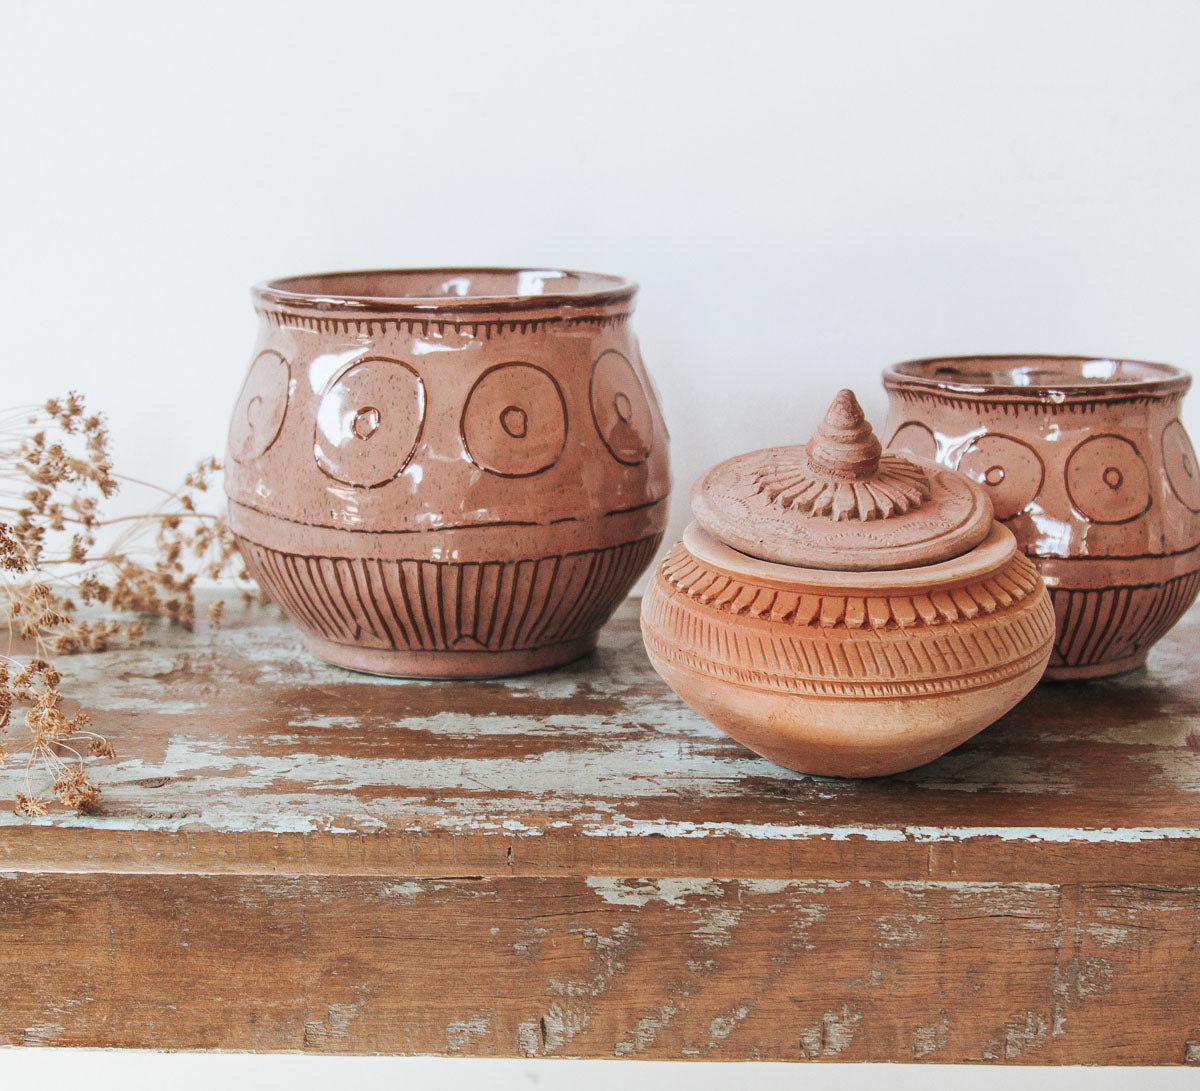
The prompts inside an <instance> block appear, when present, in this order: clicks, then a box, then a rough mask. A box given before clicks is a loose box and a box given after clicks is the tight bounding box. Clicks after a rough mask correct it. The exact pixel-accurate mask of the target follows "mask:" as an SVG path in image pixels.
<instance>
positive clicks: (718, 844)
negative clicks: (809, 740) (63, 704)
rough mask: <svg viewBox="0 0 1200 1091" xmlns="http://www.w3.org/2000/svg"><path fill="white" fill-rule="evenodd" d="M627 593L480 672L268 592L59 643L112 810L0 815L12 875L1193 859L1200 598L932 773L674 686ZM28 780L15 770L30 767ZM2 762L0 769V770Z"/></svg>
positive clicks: (939, 869)
mask: <svg viewBox="0 0 1200 1091" xmlns="http://www.w3.org/2000/svg"><path fill="white" fill-rule="evenodd" d="M635 610H636V605H635V604H630V605H628V606H627V607H626V608H624V610H623V611H622V613H621V615H620V617H619V618H618V619H617V620H616V621H615V622H614V623H613V624H611V625H610V626H609V627H608V629H607V630H606V631H605V633H604V636H603V638H602V642H601V648H600V650H599V652H598V653H597V654H596V655H594V656H592V657H589V658H588V659H586V660H584V661H582V662H581V663H579V664H576V665H573V666H571V667H567V668H565V669H563V670H560V671H554V672H549V673H545V674H541V675H534V676H530V677H527V678H521V679H509V680H503V681H496V682H486V683H438V682H397V681H387V680H380V679H372V678H367V677H365V676H361V675H354V674H351V673H349V672H346V671H342V670H339V669H338V668H334V667H329V666H327V665H325V664H323V663H321V662H320V661H318V660H316V659H314V658H313V657H312V656H310V655H308V654H307V653H305V652H304V651H303V650H301V649H300V647H299V642H298V640H297V638H296V635H295V633H294V632H293V631H292V630H291V629H290V628H289V627H288V626H287V625H286V624H285V623H283V622H282V621H281V620H280V619H279V618H278V616H277V615H276V614H275V612H274V611H273V610H270V609H251V610H248V611H232V614H233V617H232V620H231V621H230V623H229V624H228V625H227V626H226V627H225V628H223V629H222V630H221V631H219V632H218V633H216V634H213V633H211V632H208V631H202V632H200V633H197V634H195V635H190V634H186V633H182V632H180V631H178V630H170V629H164V630H162V631H160V632H158V633H156V634H154V643H152V644H148V645H146V646H142V647H134V648H130V649H125V650H120V651H116V652H112V653H105V654H102V655H94V656H80V657H75V658H72V659H69V660H67V661H65V666H66V670H67V675H68V677H67V679H66V681H65V682H64V688H65V690H66V692H68V693H69V694H71V695H73V696H75V697H76V698H77V699H78V700H79V702H80V704H81V705H83V706H84V707H85V708H88V709H89V710H91V711H92V712H93V714H94V716H95V719H96V722H97V724H98V727H99V729H100V730H102V731H104V732H105V733H106V734H108V735H109V736H110V737H111V739H112V740H113V742H114V744H115V745H116V747H117V750H118V755H119V760H118V761H117V762H115V763H112V764H108V765H105V766H98V767H97V769H98V772H99V774H100V776H101V778H102V782H103V786H104V791H105V799H104V810H103V812H102V813H101V814H99V815H97V816H94V817H91V818H86V819H77V818H75V817H74V816H55V817H50V818H46V819H42V820H39V821H37V822H34V823H30V822H29V821H28V820H25V819H22V818H19V817H17V816H15V815H10V814H7V813H4V814H0V830H2V831H3V832H2V834H0V867H3V868H5V869H8V870H34V871H39V872H44V871H48V870H54V869H61V870H66V871H89V870H99V871H134V872H140V871H164V872H170V871H184V872H187V871H208V872H233V873H244V874H347V875H354V874H368V875H369V874H380V875H387V874H414V875H444V874H483V875H510V874H517V873H520V874H569V875H586V874H609V875H621V874H625V875H714V874H733V875H743V876H745V877H761V878H769V877H798V878H805V877H810V878H816V877H826V878H829V877H836V878H849V879H853V878H868V879H869V878H880V877H884V878H886V877H890V878H897V879H910V878H927V879H946V880H969V881H1010V880H1030V881H1039V882H1055V881H1066V880H1078V881H1084V880H1089V879H1090V880H1105V881H1113V882H1124V881H1137V880H1138V879H1139V878H1141V879H1145V880H1146V881H1157V882H1176V883H1180V882H1188V881H1190V879H1191V877H1193V876H1194V875H1195V874H1197V866H1198V864H1200V754H1198V751H1200V686H1198V685H1197V683H1196V681H1195V671H1194V661H1195V658H1196V655H1197V653H1198V652H1200V610H1193V611H1192V613H1191V614H1190V615H1189V617H1188V618H1187V619H1185V621H1184V622H1183V623H1182V624H1181V625H1180V626H1179V627H1178V628H1177V629H1176V630H1175V631H1174V632H1173V633H1171V634H1170V635H1169V636H1168V637H1167V638H1166V639H1165V640H1164V641H1163V642H1162V643H1161V644H1160V645H1159V646H1158V647H1157V648H1156V649H1155V650H1154V652H1152V654H1151V659H1150V668H1149V669H1148V670H1144V671H1138V672H1134V673H1133V674H1130V675H1127V676H1124V677H1121V678H1117V679H1112V680H1107V681H1101V682H1092V683H1087V684H1078V685H1068V684H1057V685H1052V684H1045V685H1042V686H1040V687H1038V689H1037V690H1036V691H1035V692H1034V693H1033V694H1032V695H1031V696H1030V697H1029V698H1028V699H1027V700H1026V701H1024V702H1023V703H1022V704H1021V705H1019V706H1018V707H1017V708H1016V709H1015V710H1014V711H1013V712H1012V713H1010V714H1009V715H1008V716H1006V717H1005V718H1004V719H1003V720H1002V721H1001V722H1000V723H999V724H997V725H996V726H994V727H992V728H990V729H989V730H987V731H986V732H984V733H983V734H982V735H980V736H978V737H977V738H976V739H974V740H972V741H970V742H969V743H967V744H966V745H964V746H962V747H960V748H959V749H958V750H956V751H954V752H953V753H951V754H949V755H947V756H946V757H944V758H942V759H940V760H939V761H936V762H933V763H931V764H930V765H927V766H925V767H923V768H922V769H919V770H915V771H913V772H911V773H908V774H904V775H902V776H898V777H889V778H884V779H881V780H875V781H844V782H839V781H830V780H822V779H820V778H812V777H805V776H801V775H798V774H794V773H790V772H788V771H787V770H783V769H780V768H779V767H777V766H774V765H772V764H770V763H769V762H766V761H764V760H762V759H760V758H758V757H756V756H755V755H753V754H751V753H749V752H748V751H746V750H744V749H743V748H742V747H740V746H739V745H738V744H737V743H735V742H733V741H732V740H730V739H728V738H726V737H725V736H724V735H722V734H721V733H720V732H718V731H717V730H716V729H715V728H713V727H712V726H710V725H709V724H707V723H705V722H704V721H703V720H701V719H700V718H699V717H698V716H696V715H695V714H694V713H692V712H691V711H690V710H688V709H687V708H685V707H684V706H683V705H681V704H680V703H679V702H678V701H677V700H676V699H675V697H674V696H673V695H672V694H671V693H670V691H669V690H667V689H666V687H665V686H664V685H663V684H662V683H661V682H660V681H659V679H658V678H657V676H655V675H654V674H653V672H652V671H651V670H650V668H649V665H648V664H647V662H646V659H645V656H644V653H643V652H642V649H641V644H640V640H639V638H638V632H637V626H636V620H635ZM10 775H12V777H13V781H12V783H13V784H14V785H15V783H16V780H15V774H10ZM3 781H4V776H3V775H0V786H2V785H3Z"/></svg>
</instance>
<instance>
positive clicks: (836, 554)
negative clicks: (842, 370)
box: [692, 390, 992, 572]
mask: <svg viewBox="0 0 1200 1091" xmlns="http://www.w3.org/2000/svg"><path fill="white" fill-rule="evenodd" d="M692 511H693V513H694V514H695V516H696V521H697V522H698V523H699V524H700V525H701V526H702V527H703V528H704V529H705V530H706V531H708V533H709V534H711V535H712V536H713V537H714V538H716V539H717V540H718V541H721V542H724V543H725V545H727V546H730V547H731V548H733V549H736V550H738V551H739V552H741V553H746V554H749V555H750V556H751V557H757V558H758V559H760V560H764V561H775V562H776V563H779V564H790V565H799V566H802V567H804V568H823V569H832V570H837V571H843V572H863V571H870V570H873V569H895V568H915V567H917V566H920V565H927V564H935V563H937V562H938V561H946V560H950V559H951V558H952V557H959V556H961V555H962V554H964V553H966V552H968V551H969V550H971V549H974V548H975V546H977V545H978V544H979V543H980V542H982V541H983V540H984V538H986V537H987V535H988V532H989V531H990V530H991V527H992V503H991V501H990V500H989V499H988V497H987V495H986V493H985V492H984V491H983V489H982V488H981V487H980V486H979V485H977V484H976V483H975V482H974V481H971V480H969V479H968V478H966V477H964V476H962V475H961V474H958V473H955V472H954V471H953V470H950V469H947V468H946V467H944V466H939V465H937V464H936V463H933V462H928V461H926V460H925V459H918V458H909V457H907V456H904V455H899V454H891V453H888V454H884V453H883V447H882V445H881V444H880V442H879V440H878V439H877V438H876V436H875V433H874V432H873V431H872V429H871V425H870V424H869V423H868V422H867V420H866V418H865V417H864V416H863V411H862V408H861V407H860V406H859V404H858V399H856V398H855V397H854V394H853V392H851V391H849V390H843V391H841V392H840V393H839V394H838V396H837V397H836V398H834V400H833V405H831V406H830V407H829V412H827V413H826V414H825V419H824V420H823V421H822V422H821V426H820V428H818V429H817V431H816V434H815V435H814V436H813V437H812V439H810V440H809V441H808V443H807V444H806V445H805V446H803V447H800V446H793V447H768V448H766V449H765V450H762V451H751V452H749V453H748V454H744V455H738V456H737V457H735V458H731V459H729V460H727V461H725V462H722V463H720V464H719V465H717V466H714V467H713V468H712V469H711V470H709V471H708V473H706V474H705V475H704V476H703V477H701V478H700V480H699V481H697V482H696V484H695V487H694V488H693V489H692Z"/></svg>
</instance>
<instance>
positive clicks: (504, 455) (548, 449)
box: [462, 363, 567, 477]
mask: <svg viewBox="0 0 1200 1091" xmlns="http://www.w3.org/2000/svg"><path fill="white" fill-rule="evenodd" d="M462 438H463V443H464V444H465V445H466V448H467V454H468V455H470V456H471V461H472V462H474V463H475V465H476V466H479V467H481V468H482V469H485V470H487V471H488V472H489V473H494V474H499V475H500V476H501V477H529V476H531V475H533V474H539V473H542V472H543V471H545V470H548V469H550V467H551V466H553V465H554V464H555V463H556V462H557V461H558V459H559V456H560V455H561V454H562V452H563V447H564V446H565V445H566V442H567V403H566V401H565V400H564V399H563V395H562V390H560V389H559V386H558V383H557V382H556V381H555V380H554V377H553V376H552V375H550V373H549V372H547V371H544V370H542V368H540V367H537V366H535V365H534V364H522V363H514V364H497V365H496V366H495V367H490V368H488V370H487V371H485V372H484V373H483V374H482V375H481V376H480V377H479V378H478V379H476V380H475V385H474V386H473V387H471V392H470V393H469V394H468V395H467V404H466V405H465V406H464V408H463V414H462Z"/></svg>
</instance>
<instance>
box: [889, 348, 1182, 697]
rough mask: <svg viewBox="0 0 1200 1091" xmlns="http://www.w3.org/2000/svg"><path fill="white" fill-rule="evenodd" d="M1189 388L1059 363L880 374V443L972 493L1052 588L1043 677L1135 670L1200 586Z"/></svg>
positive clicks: (1081, 361) (1080, 362)
mask: <svg viewBox="0 0 1200 1091" xmlns="http://www.w3.org/2000/svg"><path fill="white" fill-rule="evenodd" d="M1190 383H1191V379H1190V376H1188V375H1187V373H1186V372H1183V371H1181V370H1180V369H1178V368H1173V367H1169V366H1167V365H1163V364H1151V363H1143V362H1140V361H1128V360H1105V359H1094V358H1087V357H1056V356H982V357H961V358H947V359H930V360H917V361H911V362H908V363H904V364H897V365H895V366H893V367H891V368H889V369H887V371H885V372H884V385H885V387H886V388H887V390H888V397H889V412H888V419H887V424H886V427H885V434H886V435H887V437H888V447H889V448H890V449H893V450H898V451H905V452H908V453H910V454H914V455H918V456H920V457H923V458H929V459H934V460H936V461H938V462H940V463H942V464H943V465H946V466H950V467H952V468H954V469H957V470H958V471H959V472H961V473H963V474H965V475H966V476H968V477H970V478H972V479H973V480H975V481H977V482H979V483H980V484H981V485H982V486H983V487H984V488H985V489H986V490H987V492H988V494H989V495H990V496H991V498H992V504H993V507H994V508H995V512H996V518H997V519H999V520H1000V521H1002V522H1003V523H1004V524H1005V525H1006V526H1008V527H1009V528H1010V529H1011V530H1012V531H1013V533H1014V534H1015V535H1016V536H1017V540H1018V542H1019V543H1020V545H1021V548H1022V550H1023V551H1024V552H1025V554H1026V555H1027V556H1029V557H1030V558H1032V559H1034V560H1035V562H1036V563H1037V564H1038V567H1039V569H1040V570H1041V573H1042V575H1043V577H1044V578H1045V580H1046V583H1047V585H1048V587H1049V588H1050V593H1051V596H1052V598H1053V600H1054V606H1055V614H1056V618H1057V640H1056V646H1055V651H1054V655H1053V657H1052V659H1051V661H1050V669H1049V670H1048V672H1047V674H1048V676H1049V677H1058V678H1084V677H1095V676H1100V675H1105V674H1111V673H1116V672H1118V671H1121V670H1129V669H1132V668H1135V667H1138V666H1140V665H1141V664H1142V663H1143V662H1144V661H1145V658H1146V653H1147V652H1148V650H1149V649H1150V647H1151V646H1152V645H1153V643H1154V642H1155V641H1156V640H1158V639H1159V638H1160V637H1161V636H1162V635H1163V634H1164V633H1165V632H1167V631H1168V630H1169V629H1170V627H1171V626H1172V625H1173V624H1174V623H1175V621H1176V620H1178V618H1179V617H1180V616H1182V614H1183V613H1184V611H1185V610H1186V609H1187V607H1188V606H1189V605H1190V604H1191V602H1192V600H1193V599H1194V598H1195V596H1196V593H1197V590H1198V589H1200V469H1198V467H1197V462H1196V455H1195V451H1194V450H1193V448H1192V445H1191V442H1190V440H1189V439H1188V436H1187V433H1186V431H1185V430H1184V427H1183V424H1182V423H1181V421H1180V419H1179V408H1180V402H1181V401H1182V399H1183V396H1184V394H1185V393H1186V391H1187V389H1188V387H1189V385H1190Z"/></svg>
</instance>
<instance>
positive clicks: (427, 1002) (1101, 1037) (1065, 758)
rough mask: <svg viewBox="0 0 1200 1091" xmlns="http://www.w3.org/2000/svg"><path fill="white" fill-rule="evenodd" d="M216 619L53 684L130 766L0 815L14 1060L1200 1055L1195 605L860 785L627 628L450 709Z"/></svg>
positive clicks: (1, 915) (426, 691)
mask: <svg viewBox="0 0 1200 1091" xmlns="http://www.w3.org/2000/svg"><path fill="white" fill-rule="evenodd" d="M231 614H232V617H231V619H230V621H229V623H228V625H227V627H226V628H224V629H223V630H221V631H220V632H219V633H217V634H215V635H213V634H209V633H199V634H196V635H194V636H191V635H187V634H183V633H180V632H177V631H171V630H164V631H163V632H162V633H161V634H160V635H161V643H160V645H158V646H149V647H143V648H134V649H129V650H125V651H118V652H114V653H108V654H105V655H99V656H87V657H79V658H77V659H72V660H69V661H68V662H67V666H68V678H67V679H66V681H65V682H64V686H65V687H67V688H68V691H69V692H70V693H71V695H72V696H73V697H75V698H76V699H78V700H79V701H80V703H81V704H82V705H84V706H85V707H89V708H92V709H93V710H95V712H96V720H97V723H98V724H99V726H100V729H101V730H103V731H104V732H105V733H106V734H108V735H109V736H110V737H111V738H112V740H113V742H114V744H115V745H116V747H117V749H118V752H119V755H120V760H119V761H118V762H116V763H114V764H111V765H108V766H104V767H99V768H102V770H103V775H102V779H103V783H104V786H105V792H106V794H105V808H104V811H103V812H102V813H101V814H99V815H96V816H94V817H92V818H88V819H84V820H79V819H75V818H74V817H69V816H68V817H64V816H56V817H51V818H48V819H45V820H42V821H40V822H37V823H28V822H26V821H25V820H20V819H17V818H16V817H15V816H11V815H4V816H2V817H0V827H2V828H0V867H2V868H3V870H0V974H2V975H3V982H4V992H5V997H6V1002H5V1004H4V1005H2V1006H0V1042H3V1043H13V1044H21V1043H26V1044H39V1045H45V1044H59V1045H76V1046H81V1045H87V1046H100V1047H120V1046H134V1047H144V1048H165V1049H253V1050H307V1051H311V1052H366V1053H371V1052H393V1053H423V1052H438V1053H450V1054H455V1055H461V1056H496V1055H516V1056H526V1057H535V1056H603V1057H613V1056H616V1057H655V1058H661V1057H695V1058H709V1059H718V1058H746V1057H759V1058H763V1059H791V1060H806V1059H807V1060H843V1061H848V1060H893V1061H896V1060H924V1061H994V1062H1012V1063H1051V1062H1055V1063H1060V1062H1061V1063H1083V1062H1087V1063H1098V1062H1110V1063H1135V1062H1136V1063H1187V1064H1200V1014H1198V1013H1197V1010H1196V1008H1195V996H1196V995H1198V994H1200V765H1198V763H1200V752H1198V751H1197V749H1196V747H1195V746H1194V744H1193V742H1189V740H1190V739H1194V738H1195V737H1197V732H1198V731H1200V687H1197V686H1196V684H1195V681H1194V667H1193V664H1194V660H1195V658H1196V655H1197V653H1200V611H1193V612H1192V614H1191V615H1190V616H1189V618H1188V619H1186V621H1185V622H1184V623H1183V624H1182V625H1181V626H1180V627H1179V628H1178V629H1177V630H1176V631H1175V632H1173V633H1172V634H1171V635H1170V636H1168V637H1167V638H1166V639H1165V640H1164V641H1162V642H1161V643H1160V644H1159V645H1158V646H1157V647H1156V649H1155V651H1154V652H1153V653H1152V656H1151V668H1150V670H1149V671H1143V672H1138V673H1136V674H1134V675H1130V676H1127V677H1124V678H1120V679H1115V680H1107V681H1104V682H1099V683H1092V684H1090V685H1087V686H1082V685H1078V686H1075V685H1059V686H1044V687H1041V688H1039V689H1038V690H1037V691H1036V692H1035V693H1034V694H1033V696H1032V697H1031V698H1030V699H1029V700H1027V701H1026V702H1024V703H1023V704H1022V705H1021V706H1019V707H1018V708H1017V709H1016V710H1014V712H1013V713H1011V714H1010V715H1009V716H1007V717H1005V719H1004V720H1003V721H1002V722H1001V723H1000V724H999V725H997V726H996V727H995V728H992V729H990V730H989V731H987V732H984V733H983V734H982V735H980V736H979V737H978V738H977V739H975V740H972V741H971V742H970V743H968V744H967V745H966V746H964V747H962V748H960V749H959V750H958V751H956V752H954V753H953V754H951V755H947V757H945V758H943V759H941V760H940V761H938V762H935V763H933V764H932V765H930V766H927V767H925V768H924V769H921V770H915V771H914V772H912V773H909V774H905V775H903V776H900V777H893V778H886V779H883V780H878V781H870V782H846V783H843V782H834V781H828V780H821V779H819V778H812V777H805V776H800V775H798V774H794V773H790V772H788V771H786V770H782V769H779V768H776V767H774V766H772V765H770V764H769V763H767V762H764V761H762V760H761V759H758V758H756V757H755V756H753V755H752V754H749V753H748V752H747V751H745V750H743V749H741V748H740V747H739V746H737V744H735V743H733V742H732V741H731V740H729V739H727V738H725V737H724V736H723V735H721V734H720V733H719V732H717V731H715V730H714V729H713V728H711V727H710V726H709V725H708V724H706V723H704V722H703V721H702V720H700V719H699V718H698V717H696V716H695V715H694V714H693V713H691V712H690V711H689V710H687V709H686V708H684V707H683V706H681V705H680V704H679V703H678V702H677V701H676V700H675V699H674V697H673V696H672V695H671V694H670V693H669V691H667V690H666V689H665V687H663V686H662V684H661V683H660V682H659V681H658V680H657V678H656V677H655V676H654V675H653V674H652V672H651V671H650V669H649V667H648V665H647V664H646V662H645V659H644V656H643V655H642V653H641V649H640V644H639V641H638V637H637V631H636V625H635V621H634V613H633V609H632V608H626V609H625V610H624V611H623V613H622V614H621V616H620V617H619V618H618V619H617V620H616V621H615V622H614V623H613V624H612V625H610V626H609V627H608V629H607V630H606V631H605V633H604V634H603V637H602V640H601V648H600V651H599V652H598V653H597V655H596V656H594V657H592V658H591V659H589V660H585V661H583V662H581V663H579V664H576V665H574V666H571V667H568V668H565V669H563V670H560V671H555V672H551V673H548V674H543V675H538V676H532V677H528V678H522V679H510V680H505V681H498V682H486V683H461V684H450V683H406V682H395V681H386V680H377V679H367V678H364V677H361V676H356V675H352V674H348V673H346V672H343V671H340V670H337V669H336V668H332V667H328V666H326V665H324V664H322V663H320V662H319V661H317V660H315V659H312V658H311V657H309V656H308V655H307V654H306V653H304V652H302V651H300V650H299V647H298V642H297V641H296V638H295V636H294V634H293V633H292V631H291V630H290V629H289V628H287V627H286V626H285V625H283V624H282V623H281V622H280V621H279V620H278V618H277V617H276V616H275V615H274V614H273V613H272V612H271V611H269V610H257V609H251V610H248V611H244V612H243V611H231Z"/></svg>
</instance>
